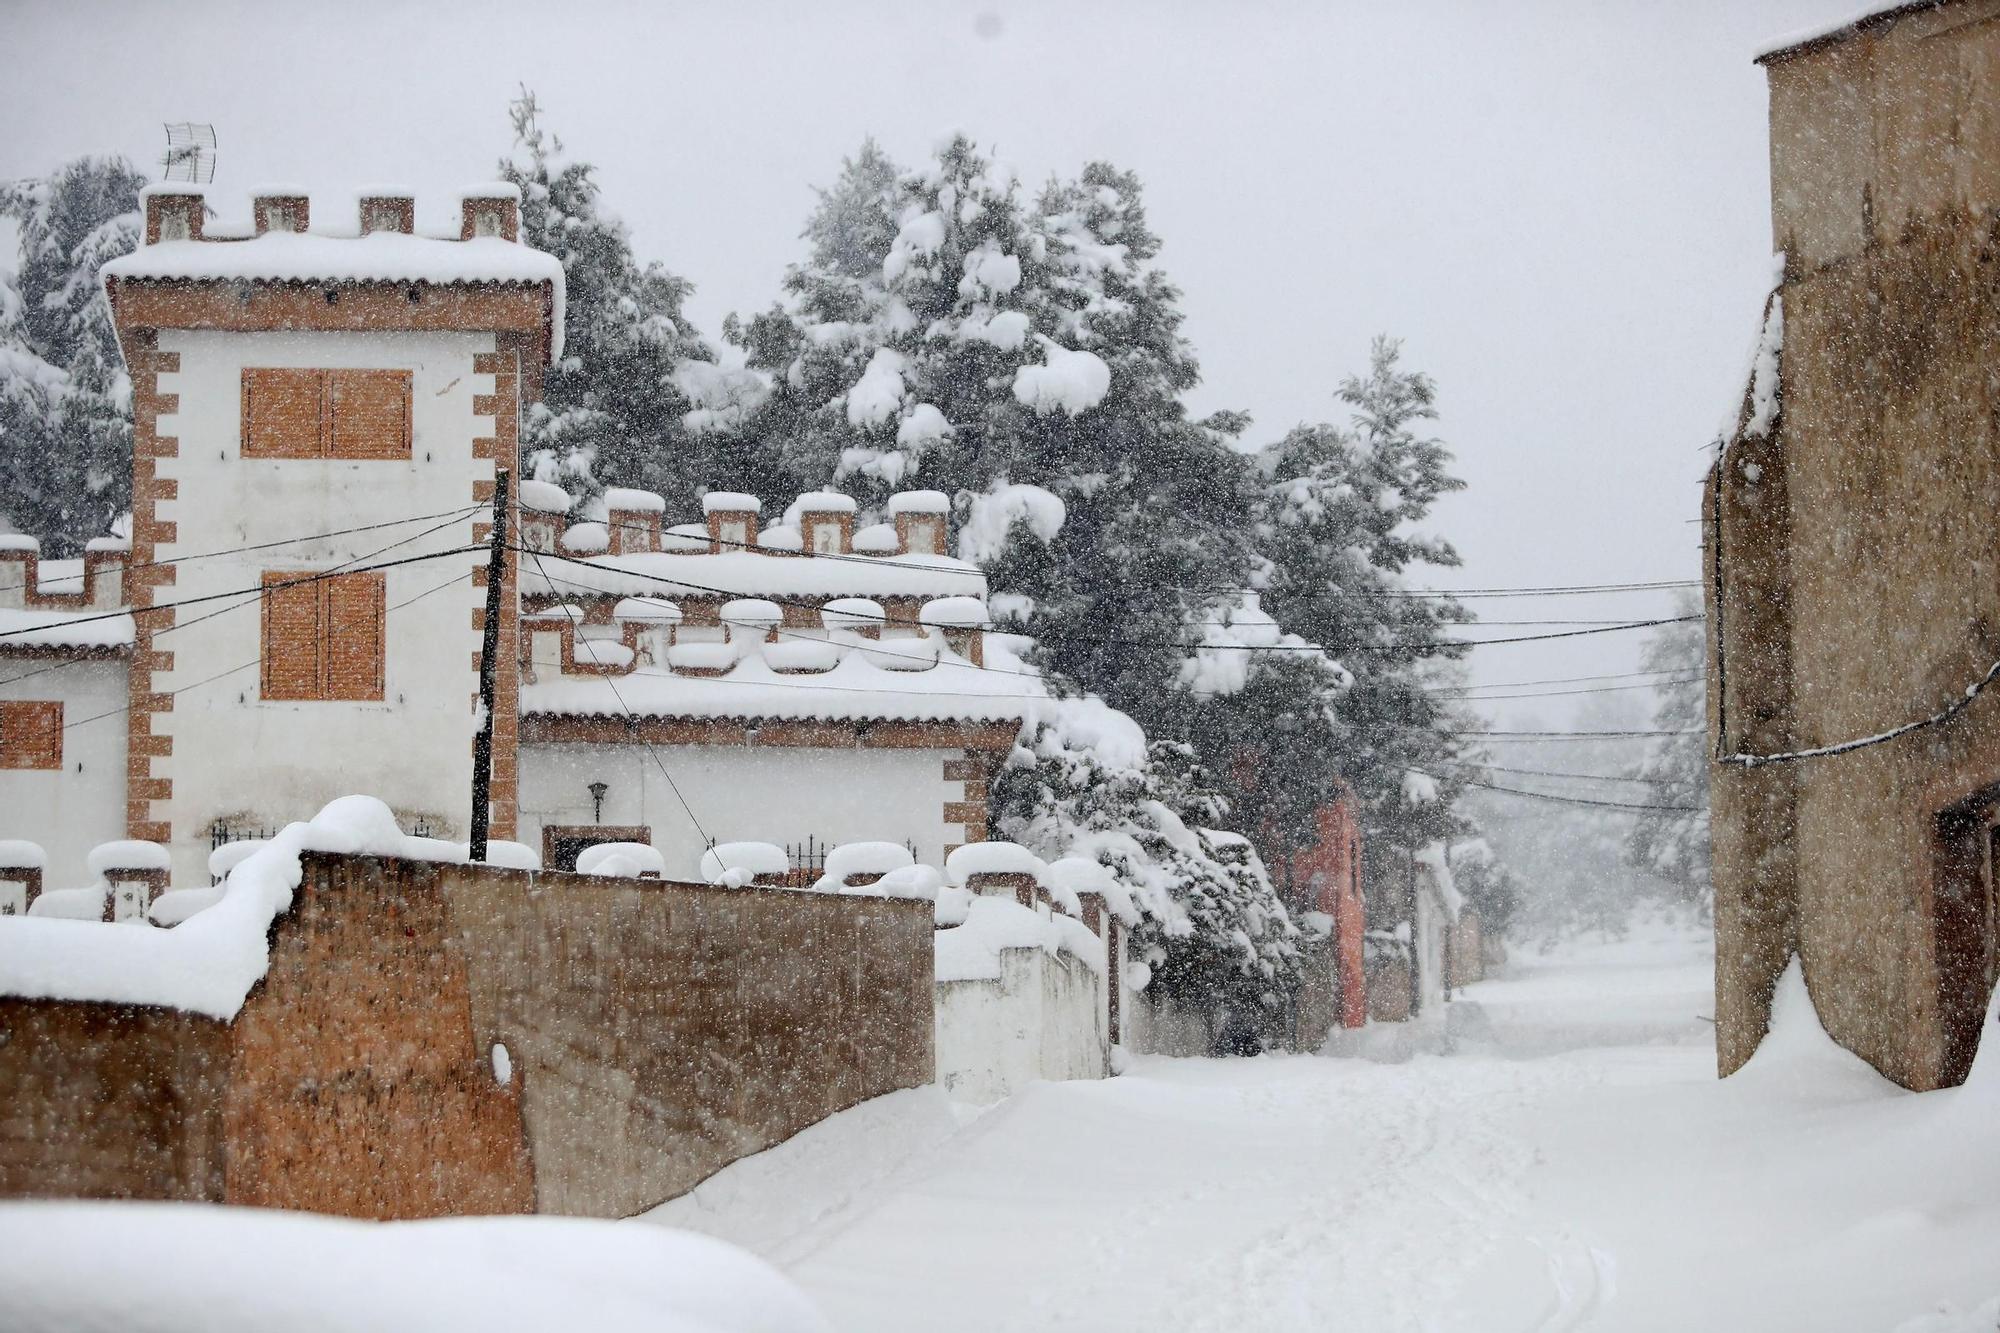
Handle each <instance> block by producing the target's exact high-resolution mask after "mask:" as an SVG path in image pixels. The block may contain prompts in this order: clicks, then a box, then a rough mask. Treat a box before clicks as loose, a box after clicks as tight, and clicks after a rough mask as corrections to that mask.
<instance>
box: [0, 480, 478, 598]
mask: <svg viewBox="0 0 2000 1333" xmlns="http://www.w3.org/2000/svg"><path fill="white" fill-rule="evenodd" d="M485 508H486V506H485V505H470V506H468V507H466V508H464V509H452V510H440V511H438V512H437V513H435V514H413V515H411V516H410V517H409V518H392V519H389V520H388V521H386V522H382V523H364V524H362V525H361V526H360V527H358V528H336V529H334V530H333V531H332V532H315V533H310V534H308V535H306V536H304V537H286V538H284V539H283V540H281V541H274V542H258V543H256V544H255V545H251V546H231V547H228V548H226V549H224V550H220V551H202V552H199V553H198V554H195V555H177V556H175V557H174V558H173V559H171V560H146V561H142V562H141V563H139V564H136V565H134V564H125V565H122V566H120V569H121V572H123V573H128V574H129V573H131V572H132V571H133V570H135V569H159V568H160V567H162V566H164V565H186V564H192V563H193V562H195V561H197V560H213V559H215V558H217V557H218V556H225V555H243V554H246V553H248V552H250V551H269V550H272V549H274V548H276V547H279V546H298V545H302V544H303V543H305V542H316V541H324V540H326V539H327V538H329V537H345V536H348V535H350V534H352V533H356V532H375V531H378V530H380V529H382V528H399V527H401V526H402V525H403V524H405V523H423V522H425V521H427V520H429V519H433V518H448V519H451V520H453V521H456V520H458V519H461V518H468V517H470V516H471V515H473V514H476V513H479V512H480V511H482V510H484V509H485ZM432 531H436V529H432ZM67 580H68V576H67V575H65V576H64V577H63V578H62V579H58V580H57V582H59V583H60V582H67ZM40 582H41V581H40V580H39V579H38V580H36V585H37V590H39V588H40ZM27 586H28V585H27V584H25V583H6V584H0V592H14V591H17V590H19V589H22V588H26V587H27ZM27 609H29V610H33V609H35V608H32V607H30V608H27Z"/></svg>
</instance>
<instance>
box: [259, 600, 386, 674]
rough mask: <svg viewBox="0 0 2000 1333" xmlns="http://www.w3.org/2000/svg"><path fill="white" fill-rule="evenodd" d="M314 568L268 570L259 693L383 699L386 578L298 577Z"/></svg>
mask: <svg viewBox="0 0 2000 1333" xmlns="http://www.w3.org/2000/svg"><path fill="white" fill-rule="evenodd" d="M310 572H311V571H309V570H266V571H264V628H263V642H262V645H261V655H262V667H263V670H262V678H261V683H260V686H259V694H260V695H261V696H262V697H263V698H265V699H275V700H350V701H372V700H380V699H381V698H382V694H383V691H382V646H383V645H382V618H383V602H384V591H385V580H384V576H383V575H382V574H380V573H377V572H372V571H370V572H364V573H359V574H337V575H335V576H334V577H332V578H327V579H318V580H315V581H314V582H311V583H299V582H297V581H296V580H298V579H300V578H302V577H304V576H305V575H307V574H309V573H310ZM274 585H275V586H274Z"/></svg>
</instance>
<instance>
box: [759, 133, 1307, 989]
mask: <svg viewBox="0 0 2000 1333" xmlns="http://www.w3.org/2000/svg"><path fill="white" fill-rule="evenodd" d="M805 236H806V239H807V241H808V243H809V247H810V250H809V254H808V257H807V258H806V259H805V260H804V261H802V262H801V263H799V264H796V265H794V266H793V267H792V268H791V269H790V270H788V272H787V275H786V279H785V295H784V298H783V300H782V301H781V302H780V303H779V304H778V305H776V306H774V307H773V308H771V309H770V310H767V311H765V312H763V313H762V314H759V315H758V316H757V317H756V318H755V319H753V320H751V321H750V322H749V324H748V325H747V326H744V327H742V328H740V329H739V330H738V331H737V333H736V338H737V341H739V342H740V343H741V344H742V345H743V346H744V348H745V350H746V354H747V357H748V360H749V362H750V364H751V365H752V366H753V367H756V368H759V369H761V370H763V371H764V372H765V373H766V374H768V375H769V376H770V377H771V381H772V386H773V389H772V393H771V396H770V398H769V400H768V401H767V402H766V403H765V404H764V405H763V407H762V409H761V411H760V413H759V414H758V416H757V418H756V419H755V421H754V422H753V425H752V427H751V430H752V433H753V434H754V435H755V436H756V438H757V439H758V440H760V441H761V442H762V444H763V448H764V451H765V454H766V457H767V458H768V459H769V460H771V463H772V465H773V466H774V467H776V468H777V469H778V470H779V471H780V472H782V473H783V475H784V476H785V477H786V478H787V479H788V481H789V483H790V485H791V486H793V487H795V488H797V489H800V490H803V489H808V488H815V487H820V486H826V485H832V486H835V487H838V488H842V489H845V490H847V491H849V492H850V493H853V494H854V495H856V497H857V498H858V499H859V500H860V501H861V502H862V503H863V505H864V506H872V505H875V504H877V503H879V502H880V500H881V499H882V498H883V497H884V496H885V495H886V494H888V493H889V492H890V491H893V490H896V489H903V488H909V487H916V486H924V487H931V488H935V489H939V490H943V491H946V492H947V493H950V494H953V495H954V496H955V497H956V501H957V505H958V513H959V519H960V523H959V530H960V544H959V554H960V555H962V556H964V557H966V558H969V559H973V560H975V561H977V562H979V563H980V564H981V565H982V566H984V567H985V569H986V570H987V573H988V576H989V580H990V583H991V586H992V588H993V590H994V597H993V599H992V606H993V612H994V615H995V617H996V618H998V619H1001V620H1003V621H1005V622H1007V623H1009V624H1011V625H1013V626H1015V627H1018V628H1020V629H1022V630H1023V631H1025V632H1027V633H1030V634H1032V635H1034V636H1035V637H1036V640H1037V642H1038V644H1039V648H1038V650H1037V652H1038V664H1039V665H1040V666H1041V667H1042V668H1043V670H1044V671H1045V672H1046V673H1047V675H1048V677H1049V679H1050V681H1051V683H1052V684H1053V685H1054V687H1055V688H1057V689H1058V690H1063V691H1066V692H1071V693H1080V692H1085V691H1087V692H1089V694H1090V695H1091V696H1093V699H1094V700H1096V701H1097V703H1096V706H1099V707H1101V706H1103V704H1106V703H1108V704H1109V705H1110V706H1111V707H1113V708H1116V709H1120V710H1123V711H1124V712H1126V713H1129V714H1131V716H1132V717H1134V718H1136V719H1137V720H1138V721H1139V722H1140V723H1141V724H1143V726H1144V727H1145V728H1146V729H1147V730H1148V731H1149V732H1157V733H1158V734H1159V736H1160V737H1161V738H1162V739H1163V740H1167V741H1178V742H1183V743H1182V744H1181V745H1180V747H1179V748H1178V749H1173V750H1159V749H1156V751H1155V753H1154V754H1153V755H1152V756H1151V758H1149V759H1147V760H1146V761H1144V762H1134V763H1132V764H1129V765H1125V766H1122V767H1120V766H1112V767H1110V768H1107V767H1106V766H1105V765H1104V763H1103V761H1102V759H1101V757H1092V756H1090V755H1089V754H1087V753H1085V754H1082V755H1078V754H1076V753H1073V752H1072V750H1071V748H1070V747H1069V746H1066V745H1064V744H1062V743H1060V741H1059V738H1058V736H1057V733H1058V732H1059V730H1060V729H1059V728H1056V729H1051V728H1047V727H1045V728H1043V730H1042V731H1041V732H1040V733H1039V734H1038V735H1037V736H1036V737H1035V738H1033V739H1032V743H1031V744H1030V745H1029V746H1028V747H1026V748H1025V749H1024V750H1023V751H1022V752H1021V755H1020V756H1018V757H1019V758H1020V759H1021V760H1022V762H1021V763H1019V764H1017V765H1015V766H1012V767H1010V768H1009V769H1008V770H1007V772H1006V773H1005V774H1004V775H1003V777H1002V780H1001V783H1000V790H999V791H997V792H996V799H997V800H998V802H999V804H1000V805H1001V807H1002V808H1003V809H1004V810H1006V811H1008V812H1009V813H1007V814H1005V815H1003V817H1002V821H1001V822H1002V826H1003V828H1004V827H1007V826H1008V825H1009V824H1012V825H1013V826H1015V827H1016V829H1017V835H1018V836H1020V837H1021V838H1023V839H1024V840H1028V841H1030V842H1031V843H1032V844H1033V845H1036V846H1038V847H1040V848H1042V849H1043V850H1047V851H1051V852H1067V851H1069V850H1072V848H1071V847H1070V846H1069V845H1068V844H1067V843H1066V842H1065V841H1064V838H1066V837H1069V836H1072V835H1077V836H1080V835H1081V834H1082V833H1085V832H1092V833H1096V834H1103V835H1105V836H1110V834H1111V831H1112V830H1117V829H1124V830H1130V831H1131V834H1130V836H1131V837H1132V838H1133V839H1136V841H1134V842H1132V843H1130V844H1129V845H1127V846H1125V847H1124V848H1123V850H1122V851H1121V852H1120V853H1119V854H1118V855H1117V856H1112V855H1111V854H1110V853H1107V854H1106V859H1107V862H1108V863H1112V864H1114V868H1115V869H1117V870H1118V871H1119V873H1120V875H1121V877H1122V878H1126V879H1127V880H1128V881H1129V882H1132V883H1133V884H1134V886H1135V887H1137V886H1139V885H1141V884H1143V885H1147V886H1150V889H1151V890H1152V893H1151V897H1150V899H1149V901H1151V902H1152V904H1153V906H1152V909H1151V910H1150V912H1149V918H1148V919H1149V921H1151V922H1152V923H1153V924H1152V925H1151V926H1150V927H1149V929H1151V930H1155V931H1157V932H1159V933H1158V935H1157V937H1156V938H1155V940H1154V945H1153V947H1155V948H1156V949H1158V950H1159V951H1160V953H1161V959H1160V961H1161V970H1162V975H1163V977H1165V978H1167V979H1168V980H1167V981H1166V983H1165V984H1167V985H1168V986H1169V987H1178V988H1180V989H1181V990H1182V991H1184V992H1185V993H1187V994H1190V995H1193V994H1197V993H1200V994H1204V995H1208V996H1210V997H1214V996H1220V995H1223V994H1226V993H1236V994H1237V998H1238V1000H1241V999H1242V994H1241V993H1242V992H1243V991H1244V988H1245V987H1250V986H1253V985H1254V987H1255V996H1256V997H1259V1002H1260V1003H1261V997H1262V996H1263V995H1264V994H1265V993H1266V991H1267V990H1268V989H1269V988H1270V987H1271V986H1272V985H1273V980H1272V978H1273V975H1274V974H1276V973H1277V972H1279V971H1281V970H1282V969H1281V963H1282V961H1283V960H1282V953H1283V949H1282V948H1280V947H1279V946H1278V944H1277V943H1275V941H1277V940H1278V939H1279V938H1280V937H1281V936H1282V933H1283V932H1282V931H1281V930H1280V928H1279V926H1278V924H1277V923H1279V922H1284V924H1285V927H1286V928H1289V922H1288V921H1285V918H1284V909H1283V907H1282V906H1281V905H1280V904H1279V902H1278V899H1277V896H1276V893H1275V890H1274V889H1273V888H1272V886H1271V883H1270V880H1269V876H1268V874H1266V873H1265V871H1264V870H1263V868H1262V866H1261V864H1260V865H1258V866H1257V867H1256V868H1255V870H1254V871H1252V870H1250V869H1248V868H1246V867H1242V866H1236V867H1234V868H1231V867H1230V866H1229V865H1227V864H1226V862H1225V861H1224V860H1219V859H1218V858H1217V856H1216V854H1215V852H1214V849H1210V848H1207V847H1206V846H1205V844H1204V842H1203V839H1204V838H1205V837H1206V836H1208V835H1203V834H1199V833H1197V832H1195V831H1193V830H1195V829H1197V828H1199V827H1202V826H1203V823H1204V821H1206V822H1207V823H1219V822H1220V821H1223V820H1225V819H1229V818H1232V817H1233V816H1232V814H1231V812H1230V807H1229V806H1228V805H1227V804H1226V803H1224V804H1221V805H1217V806H1215V807H1214V808H1212V809H1203V810H1202V811H1200V812H1199V813H1197V812H1196V811H1195V810H1194V808H1193V806H1192V805H1190V807H1189V809H1188V811H1187V812H1186V813H1185V814H1182V813H1176V812H1175V811H1174V809H1173V808H1172V807H1171V804H1170V803H1168V802H1165V801H1164V800H1163V798H1162V797H1161V795H1160V791H1161V790H1162V789H1163V788H1164V786H1174V785H1175V783H1174V782H1173V781H1170V769H1171V764H1170V762H1169V758H1170V756H1171V755H1175V754H1180V755H1185V756H1186V757H1187V762H1188V763H1190V764H1192V763H1193V762H1194V757H1193V753H1192V751H1190V750H1188V749H1187V747H1186V745H1185V742H1186V741H1187V740H1188V739H1190V738H1191V737H1192V736H1193V735H1194V734H1195V729H1194V728H1193V727H1192V726H1191V724H1190V721H1189V719H1190V717H1191V716H1192V715H1193V713H1195V712H1196V711H1198V710H1199V708H1200V707H1201V705H1202V703H1203V699H1202V697H1201V696H1200V695H1199V693H1197V692H1191V691H1192V687H1191V685H1190V684H1189V680H1190V678H1189V677H1188V676H1187V674H1186V672H1185V671H1184V662H1185V660H1186V658H1187V654H1188V649H1189V645H1190V644H1191V643H1193V642H1194V641H1196V640H1198V639H1199V638H1200V637H1201V635H1202V633H1203V628H1202V626H1203V623H1204V622H1205V621H1206V620H1208V619H1211V618H1212V617H1211V616H1210V615H1209V608H1210V607H1211V605H1212V604H1216V603H1219V602H1226V601H1227V600H1228V599H1229V596H1230V594H1231V592H1232V590H1234V589H1239V588H1242V587H1244V586H1245V585H1246V582H1247V580H1248V578H1249V576H1250V572H1251V569H1252V553H1251V548H1250V541H1249V520H1250V514H1251V503H1252V499H1253V485H1252V483H1253V480H1254V477H1253V473H1252V470H1251V467H1250V464H1249V460H1248V459H1247V458H1246V457H1245V456H1244V455H1243V454H1242V453H1241V452H1240V451H1238V450H1237V449H1236V448H1235V447H1234V440H1235V437H1236V436H1237V434H1239V433H1240V432H1241V431H1242V429H1243V428H1244V427H1245V426H1246V425H1247V419H1246V418H1244V417H1242V416H1240V415H1235V414H1222V415H1219V416H1216V417H1212V418H1210V419H1208V420H1207V421H1195V420H1193V419H1191V418H1190V417H1189V416H1188V414H1187V411H1186V409H1185V406H1184V404H1183V402H1182V395H1183V394H1184V393H1185V392H1186V391H1187V390H1188V389H1189V388H1191V387H1192V386H1193V385H1194V384H1195V383H1196V381H1197V379H1198V377H1199V369H1198V366H1197V364H1196V361H1195V358H1194V353H1193V349H1192V348H1191V347H1190V346H1189V345H1188V344H1187V342H1186V340H1185V339H1183V338H1182V337H1181V335H1180V324H1181V313H1180V309H1179V300H1180V293H1179V292H1178V290H1177V289H1176V288H1175V287H1174V286H1173V285H1172V283H1171V282H1169V281H1168V280H1167V279H1166V277H1165V276H1164V274H1163V273H1161V271H1160V270H1159V269H1158V267H1157V266H1156V263H1155V261H1156V258H1157V255H1158V252H1159V249H1160V241H1159V238H1158V237H1157V236H1156V235H1155V234H1154V233H1153V232H1152V230H1151V229H1150V227H1149V225H1148V223H1147V219H1146V213H1145V207H1144V201H1143V195H1142V191H1141V188H1140V183H1139V180H1138V178H1137V177H1136V176H1134V175H1133V174H1132V173H1130V172H1125V171H1120V170H1118V169H1117V168H1115V167H1112V166H1110V165H1107V164H1103V163H1093V164H1091V165H1089V166H1087V167H1086V168H1085V169H1084V171H1083V172H1082V174H1081V175H1080V176H1079V177H1078V178H1077V179H1075V180H1073V181H1053V182H1050V183H1049V184H1048V185H1047V186H1046V187H1044V189H1043V190H1042V191H1041V192H1040V194H1039V195H1038V196H1037V197H1036V198H1035V199H1034V200H1033V201H1032V202H1030V201H1028V200H1027V199H1026V198H1025V197H1024V196H1023V193H1022V191H1021V188H1020V186H1019V184H1018V183H1017V181H1016V179H1015V177H1014V175H1013V173H1011V172H1010V171H1008V170H1007V169H1006V168H1004V167H1003V166H1001V165H999V164H997V163H996V162H994V161H993V160H992V158H991V157H990V156H989V155H988V154H986V153H985V152H983V151H982V150H981V149H980V148H979V147H978V146H977V145H976V144H974V143H973V142H972V141H971V140H969V139H967V138H965V137H963V136H959V137H955V138H953V139H951V140H949V141H948V142H946V143H944V144H943V145H941V146H940V147H939V148H938V150H937V151H936V153H935V154H934V156H933V157H932V159H931V160H930V161H929V162H927V163H926V164H925V165H924V166H923V167H922V168H920V169H917V170H913V171H903V170H898V169H897V168H895V167H894V165H893V164H891V163H890V162H889V161H888V160H887V159H886V157H884V156H883V154H882V153H881V151H880V150H879V149H878V148H877V147H876V146H875V145H873V144H872V143H870V144H864V145H863V147H862V150H861V151H860V153H858V154H857V155H856V156H854V157H852V158H849V159H848V160H847V161H846V163H845V164H844V168H843V171H842V173H841V175H840V178H839V179H838V181H837V182H836V183H835V184H834V185H833V186H832V187H830V188H828V189H826V190H824V191H822V192H821V194H820V203H819V207H818V208H817V209H816V210H815V213H814V215H813V217H812V219H811V220H810V221H809V222H808V224H807V226H806V229H805ZM1181 786H1185V784H1181ZM1177 789H1179V788H1177ZM1190 800H1192V798H1190ZM1195 804H1198V802H1196V803H1195ZM1232 854H1233V853H1232ZM1169 923H1176V924H1173V925H1172V927H1171V928H1170V926H1169ZM1267 932H1268V934H1269V939H1270V940H1271V941H1272V943H1271V946H1270V947H1271V948H1273V949H1276V950H1277V951H1278V955H1280V956H1270V955H1267V954H1266V953H1265V952H1264V951H1263V946H1261V945H1258V944H1257V943H1256V942H1257V941H1259V940H1263V939H1265V938H1266V935H1267ZM1244 939H1247V940H1250V941H1252V942H1253V944H1252V947H1251V949H1250V951H1249V953H1248V954H1246V953H1244V951H1243V949H1242V948H1241V947H1240V945H1239V943H1238V941H1240V940H1244ZM1175 978H1180V979H1179V980H1175ZM1277 989H1278V990H1279V991H1282V989H1284V987H1283V985H1278V986H1277Z"/></svg>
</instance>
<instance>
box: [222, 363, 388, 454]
mask: <svg viewBox="0 0 2000 1333" xmlns="http://www.w3.org/2000/svg"><path fill="white" fill-rule="evenodd" d="M410 394H411V387H410V372H409V371H407V370H307V369H298V368H294V367H290V366H255V367H249V368H246V369H245V370H244V372H243V442H242V447H243V456H244V457H245V458H408V457H410Z"/></svg>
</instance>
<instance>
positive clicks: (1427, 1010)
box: [1412, 866, 1451, 1018]
mask: <svg viewBox="0 0 2000 1333" xmlns="http://www.w3.org/2000/svg"><path fill="white" fill-rule="evenodd" d="M1416 897H1417V909H1416V925H1415V934H1414V943H1415V949H1414V952H1415V954H1416V962H1417V1010H1416V1013H1415V1014H1414V1015H1412V1016H1413V1017H1416V1018H1434V1017H1439V1016H1441V1015H1442V1012H1443V1009H1444V1002H1445V967H1444V952H1445V932H1446V931H1447V930H1449V929H1450V928H1451V915H1450V913H1449V912H1448V911H1447V910H1446V908H1445V905H1444V898H1443V896H1442V895H1441V894H1440V893H1439V892H1438V889H1437V886H1436V884H1435V882H1434V881H1433V880H1432V879H1431V876H1430V874H1429V873H1428V868H1427V867H1424V866H1419V867H1418V868H1417V895H1416Z"/></svg>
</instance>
